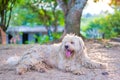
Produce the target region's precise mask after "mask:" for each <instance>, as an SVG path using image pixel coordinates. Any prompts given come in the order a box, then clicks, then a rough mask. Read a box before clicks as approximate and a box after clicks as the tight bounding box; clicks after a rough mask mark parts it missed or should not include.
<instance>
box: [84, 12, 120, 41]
mask: <svg viewBox="0 0 120 80" xmlns="http://www.w3.org/2000/svg"><path fill="white" fill-rule="evenodd" d="M85 27H86V29H85V30H84V32H85V33H86V34H84V36H85V37H87V38H107V39H108V38H113V37H116V36H117V35H120V12H119V11H115V13H114V14H108V15H107V16H105V17H100V18H95V19H93V20H92V21H91V22H89V24H88V25H87V26H85ZM82 33H83V32H82ZM93 33H94V34H93ZM91 35H92V37H91Z"/></svg>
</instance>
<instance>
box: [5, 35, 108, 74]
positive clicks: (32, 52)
mask: <svg viewBox="0 0 120 80" xmlns="http://www.w3.org/2000/svg"><path fill="white" fill-rule="evenodd" d="M85 49H86V48H85V45H84V42H83V40H82V39H81V37H78V36H76V35H73V34H67V35H66V36H65V37H64V38H63V40H62V43H59V44H53V45H40V46H35V47H33V48H31V49H29V50H28V51H26V52H25V53H24V55H23V56H21V57H20V58H19V59H18V58H17V61H16V62H15V60H16V59H15V58H12V60H11V59H10V58H9V59H8V60H7V62H8V63H9V64H11V63H13V62H14V63H15V64H16V72H17V73H18V74H23V73H25V72H26V71H28V70H31V69H34V70H37V71H41V72H43V71H46V70H48V69H49V68H57V69H59V70H62V71H69V72H72V73H74V74H83V73H84V68H89V69H91V68H92V69H94V68H106V65H105V64H102V63H99V62H95V61H92V60H91V59H90V58H88V56H87V53H86V50H85Z"/></svg>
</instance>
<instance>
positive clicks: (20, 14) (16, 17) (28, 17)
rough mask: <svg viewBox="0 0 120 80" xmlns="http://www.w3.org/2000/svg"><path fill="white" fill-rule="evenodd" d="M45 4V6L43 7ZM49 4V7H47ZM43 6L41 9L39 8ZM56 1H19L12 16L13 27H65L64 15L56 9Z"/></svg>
mask: <svg viewBox="0 0 120 80" xmlns="http://www.w3.org/2000/svg"><path fill="white" fill-rule="evenodd" d="M43 4H44V5H43ZM46 4H48V5H46ZM40 5H41V7H39V6H40ZM56 7H57V2H56V1H55V0H42V1H41V0H20V1H17V4H16V7H14V12H13V15H12V20H11V25H12V26H20V25H27V26H35V25H44V26H46V27H48V26H57V25H61V26H64V18H63V17H64V15H63V12H62V11H61V10H59V9H56Z"/></svg>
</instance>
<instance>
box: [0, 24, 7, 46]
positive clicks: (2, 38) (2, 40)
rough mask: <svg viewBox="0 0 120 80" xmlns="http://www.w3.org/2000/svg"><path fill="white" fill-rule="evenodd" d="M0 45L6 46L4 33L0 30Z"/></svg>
mask: <svg viewBox="0 0 120 80" xmlns="http://www.w3.org/2000/svg"><path fill="white" fill-rule="evenodd" d="M0 27H1V26H0ZM0 43H1V44H6V33H5V32H4V31H3V30H2V28H0Z"/></svg>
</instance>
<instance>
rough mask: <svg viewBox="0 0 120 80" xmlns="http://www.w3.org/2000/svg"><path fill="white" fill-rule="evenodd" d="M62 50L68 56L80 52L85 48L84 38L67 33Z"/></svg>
mask: <svg viewBox="0 0 120 80" xmlns="http://www.w3.org/2000/svg"><path fill="white" fill-rule="evenodd" d="M61 48H62V52H63V55H64V56H65V57H66V58H70V57H73V56H74V55H76V54H80V53H81V52H82V50H83V48H84V43H83V40H82V39H81V38H80V37H78V36H75V35H73V34H67V35H66V36H65V37H64V38H63V40H62V46H61Z"/></svg>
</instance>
